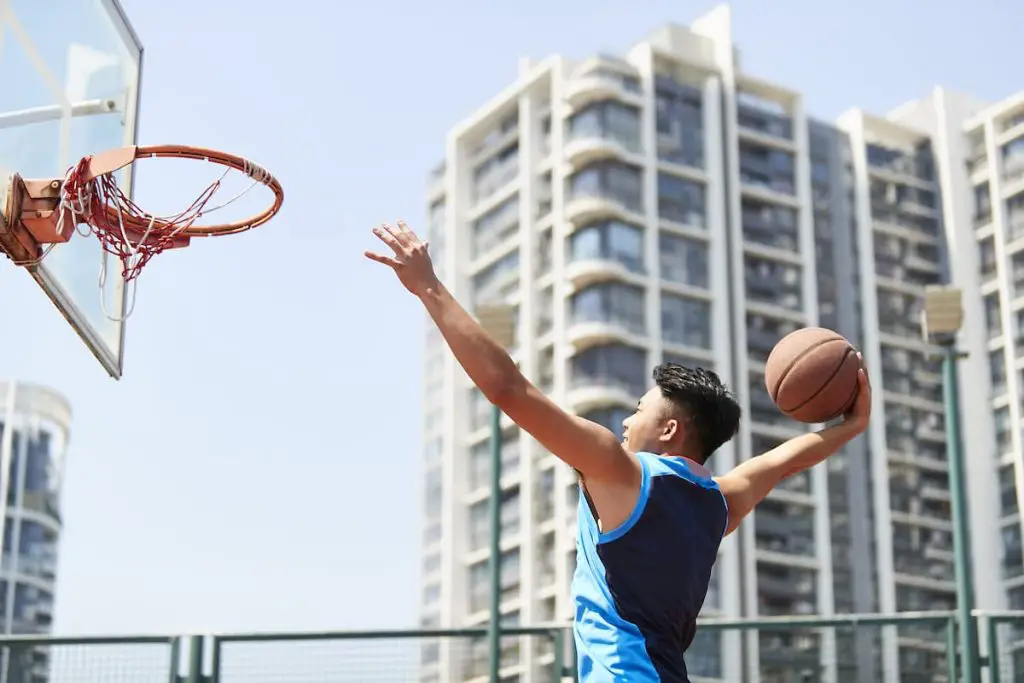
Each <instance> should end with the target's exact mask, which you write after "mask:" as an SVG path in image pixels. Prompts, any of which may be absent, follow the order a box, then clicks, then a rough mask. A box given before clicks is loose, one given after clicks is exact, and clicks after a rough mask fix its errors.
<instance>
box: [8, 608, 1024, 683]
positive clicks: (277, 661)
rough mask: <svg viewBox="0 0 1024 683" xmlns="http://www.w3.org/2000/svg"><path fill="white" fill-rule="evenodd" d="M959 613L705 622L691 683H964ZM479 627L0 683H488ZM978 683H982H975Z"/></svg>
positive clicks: (75, 641) (549, 648)
mask: <svg viewBox="0 0 1024 683" xmlns="http://www.w3.org/2000/svg"><path fill="white" fill-rule="evenodd" d="M974 618H975V619H976V620H977V625H978V632H979V635H980V639H981V643H980V651H981V657H982V668H983V672H984V673H983V678H982V680H983V681H985V682H987V683H1017V682H1020V683H1024V612H1003V613H984V612H978V613H977V614H976V615H975V617H974ZM957 636H958V634H957V628H956V619H955V615H954V614H953V613H950V612H923V613H903V614H893V615H844V616H836V617H776V618H762V619H753V620H743V619H741V620H723V619H711V620H702V621H701V622H700V627H699V629H698V634H697V638H696V640H695V641H694V643H693V644H692V646H691V647H690V649H689V651H688V652H687V658H686V659H687V665H688V667H689V674H690V677H691V679H692V680H693V681H694V683H712V682H714V683H718V682H723V683H724V682H726V681H728V682H730V683H733V682H735V681H744V680H750V679H751V677H752V675H753V674H755V673H756V674H757V676H758V677H759V680H760V683H819V682H820V683H878V682H879V681H883V680H893V678H890V675H891V674H892V673H895V674H896V675H895V677H894V678H895V680H897V681H898V682H899V683H952V682H954V681H960V680H961V678H959V677H958V674H957V671H956V668H955V667H956V666H957V649H958V640H957ZM488 643H489V641H488V632H487V630H486V629H484V628H477V629H446V630H408V631H350V632H323V633H264V634H259V633H248V634H226V635H213V636H187V637H167V636H152V637H102V638H52V637H45V636H12V637H7V638H0V683H158V682H159V683H349V682H350V683H406V682H415V683H487V680H488V671H489V666H488V653H489V648H488ZM499 650H500V657H501V659H500V666H499V673H500V678H501V683H569V682H570V681H572V680H574V676H575V657H574V653H573V648H572V636H571V632H570V630H569V629H568V627H567V626H565V625H562V624H558V625H548V626H541V627H510V626H506V627H504V628H503V629H502V637H501V639H500V647H499ZM971 683H974V682H973V681H972V682H971Z"/></svg>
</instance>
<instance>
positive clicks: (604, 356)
mask: <svg viewBox="0 0 1024 683" xmlns="http://www.w3.org/2000/svg"><path fill="white" fill-rule="evenodd" d="M570 367H571V386H573V387H574V388H575V387H580V386H603V387H615V388H618V389H622V390H623V391H626V392H628V393H630V394H634V395H636V396H640V395H641V394H643V393H644V392H645V391H646V383H647V381H646V380H647V352H646V351H644V350H643V349H638V348H636V347H634V346H626V345H624V344H610V345H606V346H593V347H591V348H589V349H586V350H585V351H582V352H580V353H578V354H576V355H575V356H573V357H572V360H571V361H570Z"/></svg>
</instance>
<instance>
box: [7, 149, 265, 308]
mask: <svg viewBox="0 0 1024 683" xmlns="http://www.w3.org/2000/svg"><path fill="white" fill-rule="evenodd" d="M149 158H174V159H191V160H195V161H208V162H211V163H213V164H216V165H218V166H222V167H224V170H223V172H222V173H221V175H220V177H219V178H217V179H216V180H214V181H213V182H212V183H210V185H209V186H208V187H207V188H206V189H205V190H203V191H202V192H201V193H200V195H199V197H197V198H196V200H195V201H194V202H192V204H191V205H189V207H188V208H186V209H185V210H184V211H181V212H180V213H177V214H175V215H171V216H154V215H153V214H151V213H148V212H146V211H144V210H143V209H142V208H140V207H139V206H138V205H137V204H135V202H133V201H132V200H131V199H130V198H128V196H127V195H125V194H124V192H122V191H121V189H120V188H119V187H118V185H117V179H116V178H115V176H114V173H115V172H117V171H118V170H120V169H122V168H124V167H126V166H128V165H129V164H132V163H135V162H136V161H138V160H139V159H149ZM232 169H234V170H236V171H239V172H241V173H242V174H244V175H246V176H247V177H248V178H249V179H250V180H251V181H252V183H251V184H250V185H249V186H248V187H246V188H245V189H243V190H242V191H241V192H239V193H237V194H236V195H235V196H233V197H231V198H230V199H228V200H227V201H225V202H223V203H221V204H218V205H216V206H208V205H209V203H210V201H211V200H212V199H213V197H214V195H216V194H217V191H218V190H219V189H220V187H221V183H222V181H223V180H224V178H225V176H227V174H228V173H229V172H230V171H231V170H232ZM256 185H264V186H266V187H268V188H270V190H271V191H272V192H273V193H274V201H273V203H272V204H271V206H270V207H269V208H267V209H266V210H265V211H263V212H262V213H259V214H257V215H255V216H252V217H250V218H247V219H244V220H239V221H236V222H233V223H220V224H199V220H200V219H201V218H203V217H204V216H207V215H208V214H211V213H213V212H214V211H217V210H219V209H222V208H224V207H226V206H228V205H229V204H232V203H233V202H235V201H236V200H238V199H240V198H241V197H242V196H243V195H244V194H246V193H247V192H248V191H249V190H251V189H252V188H253V187H255V186H256ZM283 201H284V191H283V190H282V188H281V183H280V182H278V180H277V178H275V177H274V176H273V175H271V174H270V173H269V172H268V171H267V170H266V169H264V168H263V167H261V166H259V165H257V164H254V163H253V162H251V161H249V160H247V159H244V158H242V157H238V156H235V155H233V154H228V153H227V152H218V151H216V150H212V149H203V148H200V147H186V146H184V145H158V146H151V147H122V148H119V149H113V150H108V151H106V152H101V153H99V154H94V155H91V156H87V157H84V158H83V159H82V160H80V161H79V162H78V163H77V164H75V165H74V166H72V167H71V168H70V169H68V171H67V173H66V175H65V176H64V178H63V179H60V178H51V179H46V180H25V179H23V178H22V177H21V176H19V175H18V174H14V176H13V177H12V178H11V182H10V186H9V188H8V193H7V206H6V207H4V211H3V213H2V214H0V249H2V250H3V251H4V252H5V253H6V254H7V255H8V256H9V257H10V258H11V259H12V260H13V261H14V263H15V264H16V265H19V266H23V267H26V268H35V267H37V266H38V265H39V263H40V262H41V261H42V260H43V259H44V258H45V257H46V255H47V254H48V253H49V252H50V250H51V249H53V247H54V246H55V245H57V244H62V243H64V242H67V241H68V240H69V239H71V236H72V234H73V233H74V232H76V231H77V232H79V234H80V235H82V236H95V237H96V238H97V239H98V240H99V241H100V244H101V245H102V247H103V250H104V251H106V252H107V253H108V254H111V255H114V256H116V257H117V258H118V259H119V260H120V261H121V266H122V275H123V277H124V280H125V282H126V283H133V284H134V282H133V281H134V280H135V279H136V278H137V277H138V276H139V274H140V273H141V272H142V269H143V268H144V267H145V266H146V264H148V263H149V261H150V259H152V258H153V257H154V256H156V255H157V254H159V253H161V252H163V251H165V250H167V249H179V248H182V247H187V246H188V245H189V241H190V240H191V239H192V238H193V237H217V236H221V235H234V234H237V233H240V232H244V231H246V230H251V229H252V228H255V227H258V226H260V225H263V224H264V223H266V222H267V221H269V220H270V219H271V218H273V217H274V216H275V215H276V214H277V212H278V211H280V209H281V204H282V202H283ZM81 226H87V229H85V230H84V231H83V230H81ZM103 263H104V264H105V263H106V261H105V260H104V261H103ZM105 280H106V268H105V265H104V266H103V268H102V269H101V273H100V286H101V287H102V286H103V284H104V282H105ZM104 308H105V306H104ZM108 317H109V315H108ZM125 317H127V316H125Z"/></svg>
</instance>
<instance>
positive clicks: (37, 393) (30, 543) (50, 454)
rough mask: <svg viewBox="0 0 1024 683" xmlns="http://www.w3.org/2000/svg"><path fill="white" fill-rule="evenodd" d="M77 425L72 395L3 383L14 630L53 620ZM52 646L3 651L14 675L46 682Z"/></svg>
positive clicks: (2, 588)
mask: <svg viewBox="0 0 1024 683" xmlns="http://www.w3.org/2000/svg"><path fill="white" fill-rule="evenodd" d="M70 424H71V408H70V406H69V405H68V402H67V400H66V399H65V398H64V397H63V396H61V395H60V394H57V393H56V392H54V391H52V390H51V389H47V388H46V387H42V386H38V385H34V384H28V383H15V382H0V490H4V491H6V493H5V494H4V495H3V496H2V497H0V501H2V502H0V505H2V508H3V519H4V527H3V542H2V545H3V558H2V562H0V619H2V620H3V622H2V632H3V633H7V634H28V635H31V634H44V633H48V632H49V631H50V629H51V625H52V622H53V602H54V592H55V584H56V579H57V547H58V543H59V540H60V533H61V508H60V498H61V483H62V478H63V473H64V454H65V451H66V449H67V443H68V430H69V428H70ZM48 656H49V655H48V652H47V650H46V649H43V648H40V649H38V650H23V651H20V652H12V653H10V658H9V659H8V653H7V652H4V653H3V659H2V660H0V661H2V667H3V671H4V675H5V677H6V680H18V681H20V680H26V681H29V680H31V681H45V680H47V671H48V666H49V665H48Z"/></svg>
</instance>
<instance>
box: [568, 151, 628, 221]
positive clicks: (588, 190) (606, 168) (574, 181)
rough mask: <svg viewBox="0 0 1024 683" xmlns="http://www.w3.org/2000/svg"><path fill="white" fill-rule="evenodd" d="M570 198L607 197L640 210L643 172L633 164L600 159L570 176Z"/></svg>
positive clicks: (626, 206) (624, 205)
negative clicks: (599, 161) (598, 161)
mask: <svg viewBox="0 0 1024 683" xmlns="http://www.w3.org/2000/svg"><path fill="white" fill-rule="evenodd" d="M568 195H569V199H570V200H571V199H579V198H584V197H598V198H605V199H610V200H612V201H614V202H617V203H619V204H621V205H622V206H623V207H625V208H626V209H628V210H630V211H637V212H642V211H643V175H642V174H641V172H640V169H638V168H636V167H635V166H628V165H626V164H620V163H615V162H601V163H596V164H592V165H590V166H587V167H586V168H584V169H583V170H581V171H580V172H579V173H577V174H575V175H574V176H572V177H571V178H569V192H568Z"/></svg>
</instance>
